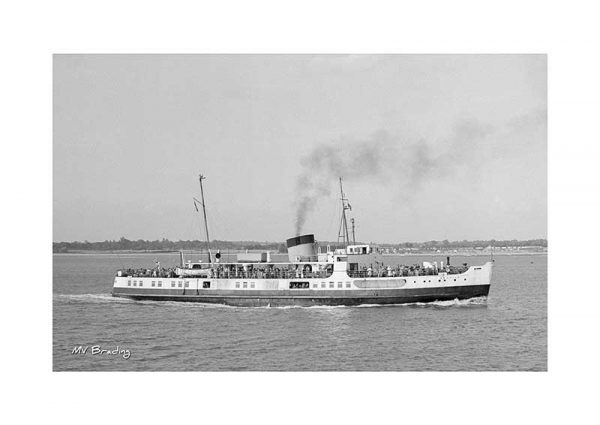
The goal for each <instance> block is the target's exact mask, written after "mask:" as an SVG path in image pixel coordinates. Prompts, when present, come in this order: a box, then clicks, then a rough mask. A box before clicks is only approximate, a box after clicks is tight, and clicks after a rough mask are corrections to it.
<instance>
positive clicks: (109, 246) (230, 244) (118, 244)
mask: <svg viewBox="0 0 600 425" xmlns="http://www.w3.org/2000/svg"><path fill="white" fill-rule="evenodd" d="M360 243H362V242H357V244H360ZM210 245H211V248H212V249H220V250H223V251H227V250H232V251H233V250H263V251H276V252H281V253H285V252H287V248H286V245H285V243H280V242H257V241H220V240H213V241H211V243H210ZM319 245H320V246H323V247H326V246H327V245H330V246H331V247H335V246H337V245H338V243H337V242H325V241H320V242H319ZM370 245H373V246H377V247H384V248H396V249H399V250H424V251H430V250H438V249H440V250H448V249H464V248H471V249H475V248H481V247H488V246H494V247H515V248H516V247H527V246H529V247H531V246H539V247H547V246H548V241H547V240H546V239H528V240H516V239H511V240H495V239H491V240H475V241H467V240H462V241H448V240H443V241H427V242H402V243H378V244H375V243H370ZM205 249H206V241H199V240H187V241H182V240H180V241H170V240H168V239H164V238H163V239H162V240H153V241H152V240H144V239H138V240H129V239H126V238H124V237H121V238H120V239H119V240H105V241H102V242H88V241H83V242H79V241H76V242H53V243H52V252H55V253H61V252H62V253H64V252H75V251H165V252H170V251H179V250H194V251H196V250H205Z"/></svg>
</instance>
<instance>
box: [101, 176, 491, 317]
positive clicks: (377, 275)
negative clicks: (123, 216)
mask: <svg viewBox="0 0 600 425" xmlns="http://www.w3.org/2000/svg"><path fill="white" fill-rule="evenodd" d="M203 179H204V177H203V176H200V187H201V192H202V201H198V200H196V199H195V200H194V201H195V203H196V202H197V203H199V204H201V205H202V207H203V212H204V223H205V225H206V235H207V238H206V239H207V245H208V241H209V238H208V225H207V223H206V213H205V210H204V191H203V189H202V180H203ZM340 192H341V194H342V198H341V200H342V218H341V223H340V229H341V236H342V239H343V243H342V248H338V249H329V247H328V249H327V250H326V252H324V253H321V252H320V250H319V249H318V247H317V243H316V242H315V238H314V235H313V234H305V235H299V236H296V237H293V238H290V239H288V240H287V243H286V245H287V251H288V261H286V262H273V261H271V256H270V254H269V253H268V252H267V253H251V254H238V256H237V260H236V261H235V262H221V258H220V257H221V255H220V252H217V253H216V254H215V255H213V254H211V251H210V247H209V246H207V248H208V250H207V251H208V253H207V258H208V259H207V261H206V262H191V261H187V262H186V261H185V259H184V254H183V252H182V253H181V255H180V264H179V266H178V267H173V268H169V269H165V268H161V267H160V265H156V266H155V267H153V268H152V269H145V270H134V269H124V270H119V271H117V276H116V277H115V279H114V284H113V291H112V295H113V296H115V297H126V298H132V299H136V300H157V301H187V302H201V303H216V304H226V305H234V306H251V307H262V306H273V307H275V306H314V305H361V304H404V303H414V302H432V301H443V300H454V299H468V298H473V297H482V296H487V295H488V293H489V289H490V283H491V275H492V269H493V262H492V261H489V262H487V263H485V264H483V265H481V266H471V267H467V265H466V264H463V265H460V266H454V265H450V258H449V257H448V258H447V261H446V263H445V264H444V262H440V264H439V265H438V264H437V262H435V263H429V262H424V263H423V264H422V265H421V264H418V265H407V266H395V267H393V268H392V267H390V266H388V267H381V266H379V267H378V268H376V269H373V268H372V267H367V266H365V265H361V264H360V261H359V259H360V257H361V254H368V253H369V252H370V251H371V247H370V246H368V245H356V244H355V243H353V244H350V243H349V242H350V238H349V232H348V226H347V222H346V214H345V213H346V210H347V209H349V208H348V204H347V199H346V198H345V196H344V193H343V189H342V186H341V179H340ZM352 223H353V221H352ZM352 233H354V232H352Z"/></svg>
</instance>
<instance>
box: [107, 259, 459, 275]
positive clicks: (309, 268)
mask: <svg viewBox="0 0 600 425" xmlns="http://www.w3.org/2000/svg"><path fill="white" fill-rule="evenodd" d="M183 270H185V272H184V273H180V272H179V271H178V268H177V267H169V268H164V267H160V264H158V265H157V266H156V267H154V268H152V269H147V268H140V269H134V268H128V269H124V270H119V271H118V272H117V276H124V277H125V276H130V277H161V278H174V277H180V276H189V277H193V276H203V277H214V278H224V279H233V278H243V279H294V278H317V279H318V278H321V279H325V278H328V277H329V276H331V274H332V273H333V264H327V265H321V264H319V265H314V266H313V265H311V264H290V265H287V266H285V265H272V264H269V265H264V266H263V265H260V266H257V265H254V264H244V265H239V264H218V265H212V266H210V267H208V268H205V269H193V271H192V269H183ZM465 271H467V263H463V265H462V266H461V267H455V266H445V267H443V268H442V267H440V268H438V267H437V265H435V267H424V266H422V265H420V264H414V265H411V266H404V265H397V266H394V267H392V266H389V265H388V266H385V265H384V264H383V263H377V264H376V266H375V267H373V264H371V265H369V266H362V267H361V268H360V269H352V270H348V271H347V273H348V276H350V277H403V276H427V275H437V274H438V273H440V272H445V273H448V274H458V273H464V272H465Z"/></svg>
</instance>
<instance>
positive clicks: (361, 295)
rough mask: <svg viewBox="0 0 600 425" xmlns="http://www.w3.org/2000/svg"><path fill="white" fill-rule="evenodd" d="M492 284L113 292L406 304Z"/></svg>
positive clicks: (221, 300) (246, 301)
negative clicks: (358, 288) (342, 288)
mask: <svg viewBox="0 0 600 425" xmlns="http://www.w3.org/2000/svg"><path fill="white" fill-rule="evenodd" d="M489 288H490V285H489V284H487V285H467V286H447V287H431V288H413V289H365V290H342V291H314V290H307V291H301V290H287V291H285V290H284V291H280V290H273V291H250V290H245V291H235V290H216V289H212V290H211V289H207V290H187V291H184V290H166V291H164V290H159V289H154V290H152V289H151V290H149V291H143V292H142V291H139V290H136V289H134V288H119V289H117V290H114V291H113V296H116V297H125V298H131V299H135V300H154V301H185V302H201V303H210V304H225V305H233V306H244V307H268V306H270V307H277V306H315V305H362V304H379V305H385V304H406V303H416V302H432V301H445V300H454V299H469V298H475V297H482V296H487V295H488V293H489Z"/></svg>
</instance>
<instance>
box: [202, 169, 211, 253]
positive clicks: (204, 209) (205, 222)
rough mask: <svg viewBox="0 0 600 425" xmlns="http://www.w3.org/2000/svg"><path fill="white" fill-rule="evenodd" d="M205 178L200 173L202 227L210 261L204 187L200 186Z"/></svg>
mask: <svg viewBox="0 0 600 425" xmlns="http://www.w3.org/2000/svg"><path fill="white" fill-rule="evenodd" d="M205 178H206V177H204V176H203V175H202V174H200V178H199V180H200V196H201V197H202V213H203V214H204V228H205V230H206V249H207V250H208V262H209V263H210V262H211V258H210V238H209V237H208V222H207V221H206V207H205V206H204V189H203V187H202V180H204V179H205Z"/></svg>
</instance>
